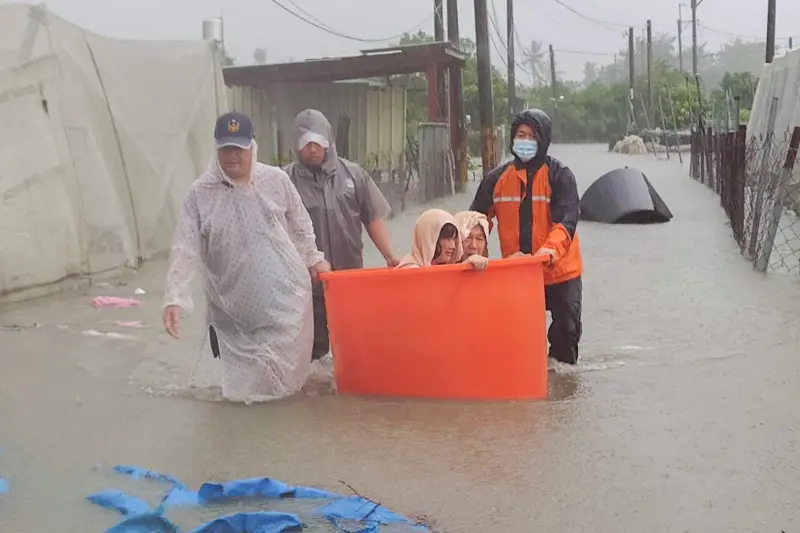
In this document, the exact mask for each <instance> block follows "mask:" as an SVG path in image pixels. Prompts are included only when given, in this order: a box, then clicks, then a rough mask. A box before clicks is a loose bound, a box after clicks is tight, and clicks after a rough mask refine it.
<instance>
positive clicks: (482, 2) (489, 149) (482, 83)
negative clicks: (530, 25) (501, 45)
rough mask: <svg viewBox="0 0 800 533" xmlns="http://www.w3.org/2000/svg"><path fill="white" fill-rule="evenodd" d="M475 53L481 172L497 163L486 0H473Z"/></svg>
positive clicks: (486, 170) (488, 169) (487, 170)
mask: <svg viewBox="0 0 800 533" xmlns="http://www.w3.org/2000/svg"><path fill="white" fill-rule="evenodd" d="M475 53H476V55H477V60H478V108H479V114H480V120H481V160H482V162H483V172H484V173H486V172H489V171H490V170H491V169H493V168H494V167H495V166H496V164H497V154H496V153H495V146H494V145H495V143H494V109H493V108H492V103H493V102H492V60H491V56H490V55H489V15H488V13H487V11H486V0H475Z"/></svg>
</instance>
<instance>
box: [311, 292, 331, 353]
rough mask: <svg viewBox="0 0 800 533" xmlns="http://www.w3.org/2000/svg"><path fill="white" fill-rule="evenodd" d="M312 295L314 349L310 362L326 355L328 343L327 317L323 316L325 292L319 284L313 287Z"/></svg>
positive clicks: (328, 347) (328, 348)
mask: <svg viewBox="0 0 800 533" xmlns="http://www.w3.org/2000/svg"><path fill="white" fill-rule="evenodd" d="M312 294H313V297H314V300H313V306H314V348H313V349H312V351H311V360H312V361H316V360H317V359H320V358H322V357H324V356H325V354H327V353H328V351H329V350H330V341H329V340H328V317H327V315H326V314H325V292H324V291H323V289H322V284H321V283H317V284H316V285H314V288H313V289H312Z"/></svg>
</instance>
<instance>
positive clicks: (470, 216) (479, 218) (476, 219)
mask: <svg viewBox="0 0 800 533" xmlns="http://www.w3.org/2000/svg"><path fill="white" fill-rule="evenodd" d="M453 218H455V219H456V222H457V224H456V227H457V228H458V232H459V233H460V234H461V240H462V241H463V240H464V239H466V238H467V237H468V236H469V232H470V231H472V228H474V227H475V226H480V227H481V228H483V234H484V235H485V236H486V239H487V240H488V239H489V219H488V218H486V215H484V214H483V213H478V212H477V211H461V212H460V213H456V214H455V215H454V216H453ZM483 255H484V257H489V246H488V243H487V246H486V252H485V253H484V254H483Z"/></svg>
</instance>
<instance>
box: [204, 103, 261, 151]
mask: <svg viewBox="0 0 800 533" xmlns="http://www.w3.org/2000/svg"><path fill="white" fill-rule="evenodd" d="M253 139H254V136H253V123H252V122H250V118H249V117H248V116H247V115H245V114H244V113H239V112H237V111H231V112H230V113H225V114H223V115H220V117H219V118H218V119H217V125H216V126H215V127H214V144H215V146H216V147H217V148H225V147H226V146H236V147H237V148H242V149H243V150H247V149H248V148H251V147H252V146H253Z"/></svg>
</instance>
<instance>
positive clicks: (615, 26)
mask: <svg viewBox="0 0 800 533" xmlns="http://www.w3.org/2000/svg"><path fill="white" fill-rule="evenodd" d="M553 2H555V3H556V4H558V5H560V6H561V7H563V8H564V9H566V10H567V11H570V12H571V13H573V14H575V15H577V16H579V17H580V18H582V19H584V20H587V21H589V22H591V23H592V24H596V25H597V26H600V27H601V28H605V29H607V30H609V31H613V32H615V33H616V32H619V29H620V28H629V27H630V26H631V25H630V24H619V23H617V22H606V21H604V20H600V19H596V18H594V17H590V16H589V15H586V14H584V13H581V12H580V11H578V10H577V9H575V8H574V7H572V6H570V5H568V4H566V3H564V2H563V0H553Z"/></svg>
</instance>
